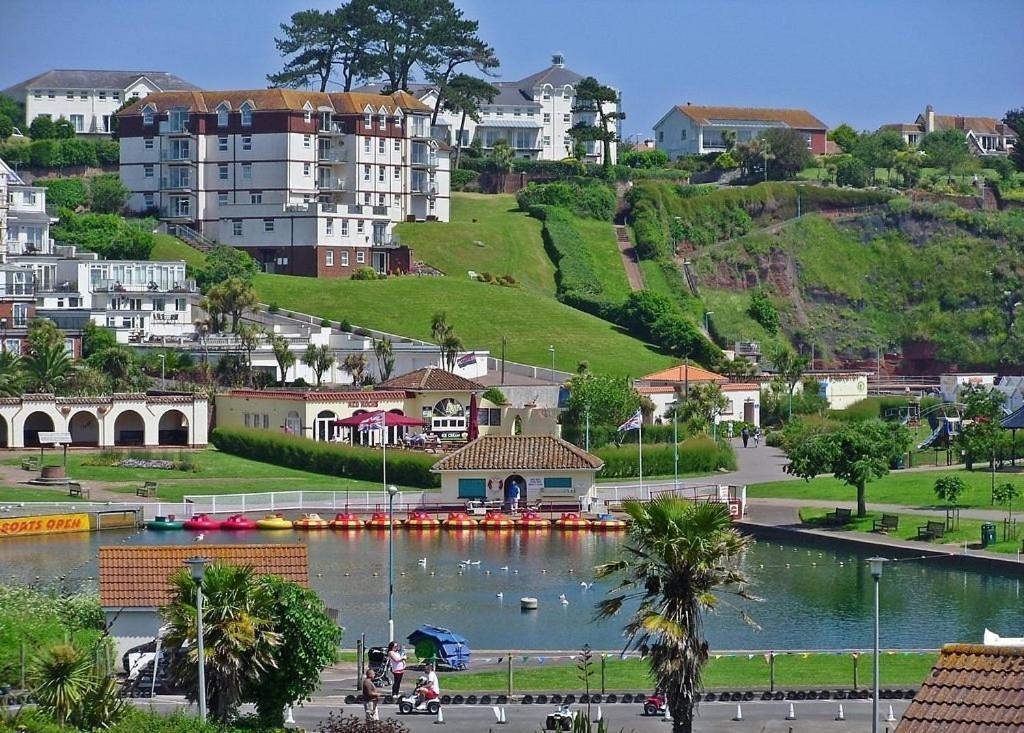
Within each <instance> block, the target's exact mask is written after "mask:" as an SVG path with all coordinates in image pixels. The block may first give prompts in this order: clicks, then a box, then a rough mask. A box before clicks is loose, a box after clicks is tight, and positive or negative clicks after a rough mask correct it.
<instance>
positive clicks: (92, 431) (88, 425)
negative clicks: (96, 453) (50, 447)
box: [68, 410, 100, 446]
mask: <svg viewBox="0 0 1024 733" xmlns="http://www.w3.org/2000/svg"><path fill="white" fill-rule="evenodd" d="M68 432H69V433H71V445H74V446H80V445H84V446H97V445H99V444H100V421H99V420H98V419H97V418H96V416H95V415H93V414H92V413H91V412H89V411H88V410H79V411H78V412H76V413H75V414H74V415H72V416H71V417H70V418H69V419H68Z"/></svg>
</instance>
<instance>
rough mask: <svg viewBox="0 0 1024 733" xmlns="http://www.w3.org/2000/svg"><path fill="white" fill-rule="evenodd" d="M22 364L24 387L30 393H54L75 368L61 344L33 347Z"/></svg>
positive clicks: (44, 344) (45, 344)
mask: <svg viewBox="0 0 1024 733" xmlns="http://www.w3.org/2000/svg"><path fill="white" fill-rule="evenodd" d="M22 363H23V365H24V367H25V377H26V382H27V384H26V387H27V389H29V390H30V391H32V392H53V393H56V392H57V391H58V390H59V389H60V388H61V387H62V386H63V385H64V383H65V382H66V381H67V378H68V376H69V375H70V374H71V372H72V371H74V368H75V365H74V362H73V361H72V359H71V355H70V354H68V352H67V349H66V348H65V347H64V344H63V342H62V343H43V344H39V345H38V346H33V347H32V350H31V351H30V352H29V355H28V356H27V357H25V359H23V360H22Z"/></svg>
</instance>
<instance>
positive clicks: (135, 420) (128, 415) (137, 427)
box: [114, 410, 146, 446]
mask: <svg viewBox="0 0 1024 733" xmlns="http://www.w3.org/2000/svg"><path fill="white" fill-rule="evenodd" d="M114 445H137V446H143V445H146V421H145V420H144V419H143V417H142V415H140V414H139V413H137V412H136V411H135V410H124V411H123V412H121V414H120V415H118V416H117V419H116V420H114Z"/></svg>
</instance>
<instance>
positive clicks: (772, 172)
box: [761, 127, 812, 179]
mask: <svg viewBox="0 0 1024 733" xmlns="http://www.w3.org/2000/svg"><path fill="white" fill-rule="evenodd" d="M761 137H762V139H764V141H765V142H766V143H767V144H768V148H769V150H771V156H770V157H769V158H768V177H769V178H776V179H785V178H792V177H793V176H795V175H796V174H797V173H799V172H800V171H801V170H803V169H804V168H806V167H807V166H808V165H810V163H811V159H812V156H811V152H810V151H809V150H808V149H807V141H806V140H805V139H804V136H803V134H802V133H799V132H797V131H796V130H792V129H790V128H788V127H773V128H772V129H770V130H766V131H765V133H764V135H762V136H761Z"/></svg>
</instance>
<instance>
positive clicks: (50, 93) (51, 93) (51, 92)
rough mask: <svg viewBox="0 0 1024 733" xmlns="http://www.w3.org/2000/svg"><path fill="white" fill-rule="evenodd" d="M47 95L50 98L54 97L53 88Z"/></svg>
mask: <svg viewBox="0 0 1024 733" xmlns="http://www.w3.org/2000/svg"><path fill="white" fill-rule="evenodd" d="M46 96H47V97H48V98H49V99H53V90H52V89H51V90H50V91H48V92H47V93H46Z"/></svg>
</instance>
